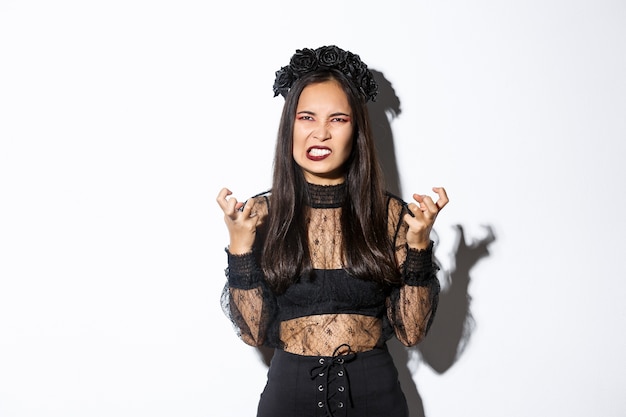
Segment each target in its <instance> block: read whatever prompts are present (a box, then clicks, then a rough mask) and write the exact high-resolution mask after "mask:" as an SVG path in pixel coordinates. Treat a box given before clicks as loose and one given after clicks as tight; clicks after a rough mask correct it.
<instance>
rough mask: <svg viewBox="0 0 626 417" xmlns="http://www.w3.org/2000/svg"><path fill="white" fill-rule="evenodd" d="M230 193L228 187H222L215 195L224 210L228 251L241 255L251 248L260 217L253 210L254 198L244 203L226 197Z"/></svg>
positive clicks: (260, 220)
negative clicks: (228, 242) (228, 236)
mask: <svg viewBox="0 0 626 417" xmlns="http://www.w3.org/2000/svg"><path fill="white" fill-rule="evenodd" d="M231 194H232V192H231V191H230V190H229V189H228V188H222V189H221V190H220V192H219V194H218V195H217V204H219V206H220V208H221V209H222V211H223V212H224V222H225V223H226V227H227V228H228V234H229V235H230V245H229V246H228V251H229V252H230V253H231V254H233V255H242V254H244V253H248V252H250V251H251V250H252V245H253V244H254V238H255V234H256V228H257V226H258V225H259V224H260V223H261V222H262V219H261V216H259V215H257V212H256V211H254V203H255V201H254V199H250V200H249V201H248V202H247V203H245V204H244V203H242V202H240V201H237V199H236V198H234V197H231V198H228V196H230V195H231Z"/></svg>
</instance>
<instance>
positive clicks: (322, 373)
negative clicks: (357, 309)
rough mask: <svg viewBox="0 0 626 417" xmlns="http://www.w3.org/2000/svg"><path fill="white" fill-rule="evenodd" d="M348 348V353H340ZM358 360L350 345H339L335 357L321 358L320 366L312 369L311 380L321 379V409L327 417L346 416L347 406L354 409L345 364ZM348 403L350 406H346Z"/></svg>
mask: <svg viewBox="0 0 626 417" xmlns="http://www.w3.org/2000/svg"><path fill="white" fill-rule="evenodd" d="M343 348H347V349H348V351H347V352H346V353H340V350H341V349H343ZM354 359H356V352H354V351H353V350H352V349H351V348H350V345H348V344H345V343H344V344H342V345H339V346H338V347H337V348H336V349H335V351H334V352H333V356H331V357H330V358H328V357H325V358H324V357H321V358H319V365H316V366H314V367H313V368H312V369H311V379H315V378H319V380H320V385H319V386H318V387H317V390H318V399H319V401H318V403H317V406H318V408H319V409H325V416H326V417H338V415H337V416H335V414H334V413H335V412H339V414H340V415H345V413H346V406H347V405H349V406H350V407H352V406H353V405H352V396H351V395H350V380H349V378H348V373H347V371H346V368H345V366H344V364H345V363H347V362H351V361H353V360H354ZM346 401H347V403H348V404H346Z"/></svg>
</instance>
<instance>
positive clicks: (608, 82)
mask: <svg viewBox="0 0 626 417" xmlns="http://www.w3.org/2000/svg"><path fill="white" fill-rule="evenodd" d="M213 4H218V3H215V2H204V1H191V0H182V1H176V2H174V1H155V2H149V1H141V0H130V1H119V0H117V1H116V0H113V1H107V2H93V1H92V2H84V1H83V2H81V1H69V0H62V1H56V2H47V1H35V0H32V1H28V0H26V1H17V0H5V1H3V2H2V3H1V4H0V57H1V58H0V59H1V64H0V140H1V145H0V196H1V197H0V198H1V201H2V202H1V204H0V274H1V275H0V416H2V417H35V416H36V417H41V416H46V417H57V416H59V417H61V416H62V417H73V416H76V417H83V416H90V417H99V416H107V417H108V416H113V415H115V416H119V417H137V416H151V417H159V416H167V417H170V416H185V417H195V416H203V417H207V416H220V417H228V416H232V417H241V416H252V415H254V410H255V406H256V402H257V398H258V394H259V393H260V391H261V390H262V388H263V384H264V381H265V372H266V367H265V365H264V364H263V363H262V362H261V360H260V355H259V354H258V353H257V352H256V351H255V350H254V349H252V348H250V347H248V346H246V345H244V344H243V343H242V342H241V341H239V340H238V339H237V338H236V336H235V335H234V333H233V331H232V329H231V327H230V324H229V322H227V321H226V319H225V317H224V315H223V314H222V312H221V310H220V306H219V295H220V291H221V289H222V286H223V283H224V275H223V269H224V267H225V262H226V257H225V254H224V252H223V248H224V246H225V245H226V241H227V236H226V230H225V227H224V226H223V223H222V218H221V215H220V212H219V210H218V208H217V205H216V204H215V201H214V199H215V196H216V194H217V192H218V191H219V189H220V188H221V187H222V186H228V187H230V188H231V189H233V190H234V191H235V193H236V195H237V196H238V197H240V198H246V197H248V196H250V195H251V194H253V193H256V192H259V191H262V190H264V189H266V188H267V187H268V186H269V175H270V169H271V157H272V151H273V143H274V137H275V131H276V126H277V122H278V118H279V113H280V108H281V105H282V99H281V98H273V97H272V90H271V87H272V83H273V78H274V71H276V70H277V69H278V68H280V66H282V65H285V64H286V63H287V62H288V59H289V57H290V56H291V54H292V53H293V51H294V50H295V49H296V48H301V47H317V46H320V45H323V44H337V45H339V46H341V47H343V48H346V49H350V50H352V51H354V52H356V53H358V54H359V55H360V56H361V57H362V58H363V60H364V61H365V62H367V63H368V64H369V66H370V67H371V68H373V69H375V70H377V71H380V72H381V73H382V74H384V76H385V78H386V79H387V80H388V81H389V82H390V83H391V85H392V86H393V89H394V90H395V93H396V95H397V97H398V99H399V100H400V105H401V113H400V114H399V115H398V117H396V118H394V119H393V120H391V121H390V123H391V128H392V131H393V142H391V141H390V143H393V144H395V148H394V149H395V153H396V155H397V164H398V169H399V173H400V178H401V181H402V194H403V197H404V198H407V199H408V198H410V195H411V193H412V192H427V191H428V190H429V189H430V187H432V186H433V185H444V186H446V187H447V189H448V192H449V195H450V198H451V203H450V205H449V206H448V207H446V210H445V212H443V213H442V214H441V216H440V218H439V220H438V225H437V233H438V235H439V239H440V244H439V247H438V252H437V255H438V256H439V258H440V259H441V261H442V263H443V265H444V269H443V271H442V277H443V278H445V275H446V274H447V273H450V272H452V273H454V272H455V271H458V269H459V265H458V263H459V262H461V263H463V262H464V265H467V264H469V265H470V266H473V267H472V268H471V270H470V280H469V282H468V287H467V291H468V293H469V296H470V297H471V304H470V309H471V314H472V316H473V321H474V323H475V325H474V328H473V332H472V333H471V337H470V338H469V341H468V342H467V346H466V348H465V350H464V351H463V352H462V354H460V355H459V356H458V358H455V360H453V361H449V362H448V363H446V364H444V365H443V366H439V367H438V368H437V367H435V368H433V367H431V366H430V365H429V364H428V361H426V360H425V358H424V359H422V358H421V356H420V355H421V354H420V353H419V351H416V350H411V351H410V352H409V357H410V358H411V361H410V363H409V364H408V369H409V370H410V371H411V372H412V375H413V380H414V381H415V383H416V385H417V390H418V391H419V395H420V396H421V398H422V401H423V411H421V410H417V408H418V407H417V405H414V407H413V408H414V409H413V414H412V415H413V416H418V417H419V416H421V415H425V416H426V417H439V416H442V417H443V416H451V415H467V416H481V417H489V416H494V417H495V416H498V417H500V416H507V417H517V416H519V417H522V416H523V417H526V416H529V415H538V416H562V415H567V416H572V417H574V416H581V417H582V416H585V417H586V416H589V415H597V416H603V417H621V416H624V415H625V414H626V400H625V399H624V396H623V389H624V388H623V387H624V386H625V385H626V376H625V375H626V363H625V360H624V356H623V352H624V351H626V336H624V324H625V323H624V319H625V316H626V307H625V306H624V304H625V303H624V299H625V296H626V284H625V283H624V276H625V275H626V267H625V266H624V263H623V259H622V258H621V257H622V256H623V253H622V252H623V250H624V248H625V246H624V243H623V239H624V233H625V232H626V223H625V220H624V216H623V215H622V209H623V207H624V205H625V203H626V198H625V195H624V191H623V188H624V174H625V171H626V170H625V169H624V167H623V166H622V165H620V164H621V163H622V160H623V158H624V156H625V152H624V151H625V145H624V141H625V139H626V135H625V133H626V121H625V120H626V118H625V117H624V116H625V115H626V99H625V97H626V82H625V77H624V73H625V71H626V55H625V54H624V48H625V47H626V42H625V41H626V5H625V4H624V3H623V2H620V1H609V0H600V1H593V2H592V1H581V0H574V1H570V2H561V1H556V0H544V1H512V0H506V1H480V2H478V1H473V2H465V1H447V2H429V1H418V2H401V1H387V2H377V1H376V2H375V1H363V0H360V1H346V2H329V1H322V2H317V3H299V2H287V1H278V0H273V1H269V2H268V1H265V2H253V1H244V2H220V3H219V6H213ZM455 225H460V226H462V227H463V228H464V230H465V234H466V237H465V238H466V243H467V245H468V246H469V249H468V250H466V251H462V253H461V255H462V256H460V255H459V256H457V258H458V259H456V260H455V253H456V249H455V248H456V246H455V245H456V239H457V237H458V235H457V233H456V230H457V229H456V228H455ZM485 226H489V227H491V228H492V230H493V233H494V237H495V240H494V241H493V242H491V243H490V244H488V245H485V246H486V248H487V250H488V254H486V256H485V257H483V258H481V259H480V260H479V261H477V259H478V257H477V255H476V253H477V252H476V251H472V250H471V249H472V246H473V245H474V246H478V243H479V242H480V241H481V240H484V239H486V238H487V228H486V227H485ZM474 261H477V262H476V263H475V265H474ZM461 266H462V265H461ZM456 278H458V277H455V276H454V275H453V279H456ZM464 278H467V276H465V277H464ZM453 282H454V281H453ZM444 284H445V285H446V288H451V286H450V284H449V283H447V281H445V280H444ZM455 300H456V302H458V301H459V300H460V299H459V298H458V297H457V298H455ZM443 308H445V307H442V309H443ZM455 308H457V307H456V306H454V305H453V304H449V305H448V310H451V311H452V313H454V312H455V311H456V312H457V313H458V311H459V310H458V308H457V310H455ZM442 311H444V310H442ZM445 323H446V322H445V321H441V320H440V321H437V322H436V323H435V326H434V327H433V335H434V336H433V340H430V341H431V345H428V346H427V345H425V347H427V348H428V351H429V352H430V355H431V356H434V357H435V358H437V357H438V358H439V359H442V358H443V356H441V355H443V353H442V352H443V351H449V350H450V349H451V348H450V346H439V347H438V346H437V345H436V344H435V346H434V347H433V343H432V342H434V341H438V340H446V334H450V333H452V331H451V330H450V331H449V329H450V328H446V327H445ZM435 332H436V333H435ZM435 337H437V338H438V339H436V340H435V339H434V338H435ZM451 337H452V336H451ZM448 339H450V338H448ZM438 355H439V356H438ZM414 394H416V393H414ZM411 398H414V396H413V394H411Z"/></svg>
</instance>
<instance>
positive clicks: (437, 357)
mask: <svg viewBox="0 0 626 417" xmlns="http://www.w3.org/2000/svg"><path fill="white" fill-rule="evenodd" d="M372 73H373V75H374V78H375V79H376V82H377V83H378V86H379V94H378V97H377V99H376V101H375V102H373V103H370V104H369V111H370V117H371V120H372V130H373V133H374V138H375V140H376V148H377V150H378V153H379V158H380V161H381V164H382V169H383V173H384V175H385V180H386V182H387V188H388V190H389V191H390V192H392V193H393V194H395V195H398V196H402V195H403V191H402V184H401V181H400V175H399V171H398V163H397V158H396V154H395V146H394V138H393V132H392V130H391V121H392V120H393V119H394V118H395V117H397V116H398V115H399V114H400V112H401V108H400V99H399V98H398V96H397V95H396V93H395V91H394V89H393V86H392V85H391V83H390V82H389V81H388V80H387V79H386V78H385V77H384V75H383V74H382V73H381V72H378V71H375V70H373V71H372ZM485 227H486V229H487V236H486V237H484V238H483V239H481V240H477V241H473V242H471V243H470V244H468V243H467V242H466V236H465V233H464V230H463V227H462V226H461V225H457V226H456V228H455V230H456V244H455V246H454V251H453V253H452V254H451V256H452V258H453V259H452V262H451V265H453V270H450V271H444V270H441V271H440V273H439V279H440V281H441V284H442V288H443V289H442V292H441V294H440V297H439V306H438V308H437V313H436V316H435V320H434V321H433V325H432V327H431V328H430V331H429V333H428V335H427V336H426V338H425V339H424V340H423V341H422V342H421V343H420V344H418V345H417V346H416V347H411V348H406V347H405V346H404V345H402V344H401V343H400V342H399V341H398V340H397V339H395V338H393V339H391V340H390V341H389V343H388V346H389V350H390V351H391V354H392V355H393V358H394V362H395V363H396V367H397V368H398V373H399V378H400V383H401V384H402V388H403V390H404V393H405V395H406V397H407V402H408V403H409V412H410V417H425V412H424V406H423V402H422V398H421V396H420V394H419V391H418V389H417V386H416V385H415V382H414V378H413V374H414V373H415V372H416V371H417V368H416V366H411V365H415V360H414V359H416V358H419V359H420V360H421V361H422V362H425V363H426V364H427V365H428V366H430V367H431V368H432V369H433V370H434V371H435V372H437V373H440V374H441V373H444V372H446V371H447V370H448V369H450V368H451V367H452V366H453V365H454V363H456V361H457V360H458V358H459V357H460V355H461V354H462V353H463V351H464V349H465V347H466V346H467V344H468V342H469V339H470V336H471V333H472V331H473V330H474V325H475V323H474V320H473V318H472V315H471V311H470V302H471V297H470V295H469V292H468V287H469V284H470V271H471V269H472V268H473V267H474V265H476V263H478V261H479V260H480V259H482V258H484V257H486V256H488V255H489V251H488V246H489V245H490V244H491V243H492V242H494V241H495V235H494V232H493V229H492V227H491V226H485ZM433 235H434V236H433V240H437V237H436V233H433Z"/></svg>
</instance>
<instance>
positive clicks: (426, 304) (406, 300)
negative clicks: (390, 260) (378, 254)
mask: <svg viewBox="0 0 626 417" xmlns="http://www.w3.org/2000/svg"><path fill="white" fill-rule="evenodd" d="M407 210H408V209H407V207H406V204H404V203H402V202H401V201H398V200H396V199H391V200H390V204H389V229H390V233H391V234H392V238H393V242H394V248H395V255H396V262H397V264H398V268H399V269H400V271H401V274H402V280H403V284H402V285H401V286H399V287H396V288H393V289H392V291H391V294H390V296H389V298H388V299H387V316H388V319H389V322H390V324H391V325H392V327H393V330H394V332H395V335H396V337H397V338H398V340H399V341H400V342H401V343H403V344H404V345H406V346H414V345H416V344H418V343H419V342H420V341H421V340H422V339H423V338H424V337H425V336H426V334H427V333H428V329H429V328H430V325H431V324H432V321H433V319H434V317H435V312H436V310H437V303H438V301H439V290H440V286H439V280H438V279H437V271H438V269H439V268H438V266H437V264H436V262H435V260H434V258H433V242H432V241H431V243H430V245H429V247H428V248H427V249H424V250H416V249H411V248H409V247H408V245H407V243H406V232H407V230H408V225H407V224H406V222H405V221H404V219H403V218H404V215H405V214H406V213H407Z"/></svg>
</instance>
